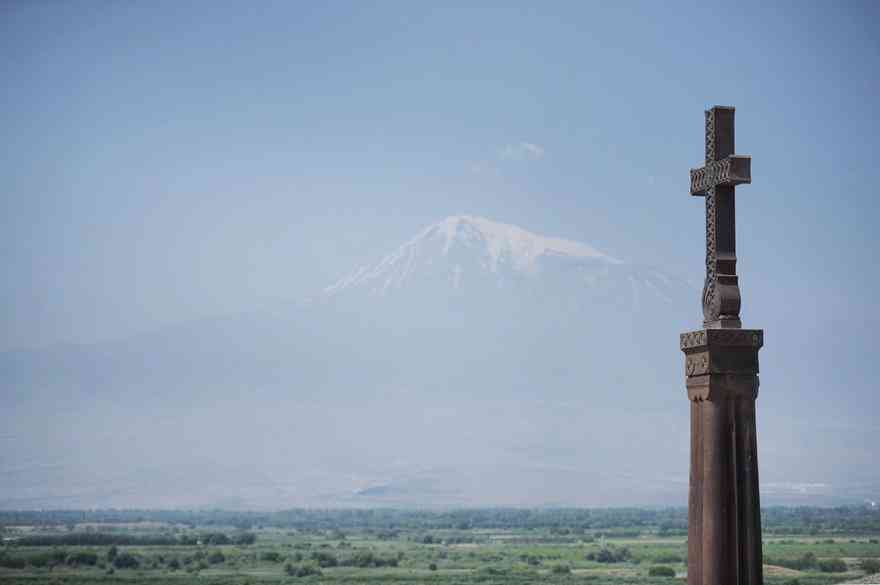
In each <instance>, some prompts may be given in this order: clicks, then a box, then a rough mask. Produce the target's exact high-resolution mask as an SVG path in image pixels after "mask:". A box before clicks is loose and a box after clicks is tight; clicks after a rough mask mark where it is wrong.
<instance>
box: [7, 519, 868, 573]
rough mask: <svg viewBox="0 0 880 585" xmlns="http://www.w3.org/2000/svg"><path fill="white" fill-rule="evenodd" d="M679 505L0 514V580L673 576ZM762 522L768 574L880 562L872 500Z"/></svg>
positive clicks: (681, 530) (681, 557) (683, 566)
mask: <svg viewBox="0 0 880 585" xmlns="http://www.w3.org/2000/svg"><path fill="white" fill-rule="evenodd" d="M684 514H685V512H684V511H683V510H665V511H639V510H598V511H596V510H594V511H579V510H557V511H510V510H481V511H458V512H452V513H430V512H401V511H392V510H380V511H355V512H351V511H324V512H297V513H294V514H293V515H290V514H287V515H284V514H283V513H280V515H279V514H275V515H273V514H270V515H257V514H236V513H220V512H213V513H198V512H196V513H186V514H181V515H180V516H176V515H175V513H151V512H110V513H100V512H89V513H77V512H54V513H53V512H46V513H40V512H34V513H0V520H2V522H3V524H2V535H3V547H2V549H0V584H25V583H27V584H36V583H59V584H60V583H69V584H72V585H73V584H79V585H86V584H90V583H104V584H111V583H149V584H153V585H159V584H165V583H167V584H172V583H173V584H183V583H193V582H198V583H216V584H218V585H220V584H229V585H232V584H246V583H253V584H258V583H360V584H365V585H366V584H376V585H378V584H382V583H389V584H391V583H394V584H402V583H414V584H417V583H425V584H454V583H462V584H466V583H481V584H487V585H488V584H499V585H500V584H516V583H560V584H562V583H571V584H574V583H591V584H594V585H600V584H608V585H624V584H629V583H655V584H657V585H660V584H668V585H672V584H676V585H678V584H681V583H683V580H684V579H685V578H686V575H687V557H686V555H687V535H686V517H685V516H684ZM764 526H765V531H764V561H765V565H764V576H765V582H766V583H768V585H824V584H831V583H840V582H846V581H854V580H859V579H864V578H865V577H866V576H867V575H869V574H871V573H872V572H876V571H878V569H880V540H878V539H880V530H878V527H880V515H878V514H877V512H875V511H872V510H859V509H831V510H816V509H779V510H775V511H774V510H772V509H771V510H770V511H765V513H764ZM878 577H880V575H878ZM869 580H870V579H869ZM877 581H878V582H880V578H878V579H877Z"/></svg>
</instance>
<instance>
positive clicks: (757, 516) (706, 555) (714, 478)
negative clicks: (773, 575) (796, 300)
mask: <svg viewBox="0 0 880 585" xmlns="http://www.w3.org/2000/svg"><path fill="white" fill-rule="evenodd" d="M763 344H764V333H763V331H761V330H760V329H702V330H699V331H692V332H689V333H683V334H682V335H681V349H682V351H683V352H684V353H685V377H686V385H687V393H688V398H689V399H690V401H691V471H690V491H689V495H688V585H762V584H763V570H762V558H761V512H760V498H759V494H758V452H757V440H756V433H755V399H756V398H757V397H758V350H759V349H760V348H761V347H762V346H763Z"/></svg>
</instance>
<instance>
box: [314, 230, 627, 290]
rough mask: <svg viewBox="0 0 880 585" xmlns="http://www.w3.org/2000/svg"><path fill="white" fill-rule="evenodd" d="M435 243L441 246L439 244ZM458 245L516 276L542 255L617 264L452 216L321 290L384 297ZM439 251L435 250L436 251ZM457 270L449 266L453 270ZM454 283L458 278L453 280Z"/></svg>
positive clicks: (569, 245) (565, 244)
mask: <svg viewBox="0 0 880 585" xmlns="http://www.w3.org/2000/svg"><path fill="white" fill-rule="evenodd" d="M438 245H439V246H438ZM456 247H466V248H469V249H472V250H475V251H476V252H477V253H478V254H480V255H481V256H482V258H481V262H482V264H483V266H484V267H485V268H486V269H487V270H489V271H491V272H498V270H499V268H500V267H501V266H502V265H504V266H507V267H510V268H512V269H513V270H515V271H517V272H525V273H531V272H534V271H535V269H536V267H537V262H538V260H539V259H540V258H541V257H548V256H556V257H569V258H582V259H592V260H597V261H600V262H604V263H607V264H621V263H622V262H621V261H620V260H618V259H616V258H613V257H611V256H608V255H606V254H603V253H602V252H600V251H598V250H597V249H595V248H593V247H592V246H589V245H587V244H583V243H581V242H575V241H572V240H565V239H562V238H552V237H547V236H541V235H538V234H535V233H532V232H530V231H527V230H524V229H523V228H521V227H518V226H515V225H510V224H505V223H500V222H496V221H492V220H489V219H486V218H483V217H476V216H471V215H453V216H450V217H447V218H446V219H444V220H442V221H439V222H437V223H434V224H431V225H429V226H428V227H426V228H425V229H423V230H422V231H421V232H419V233H418V235H416V236H415V237H414V238H413V239H411V240H410V241H408V242H407V243H405V244H404V245H403V246H401V247H400V248H398V249H397V250H396V251H394V252H393V253H391V254H389V255H388V256H386V257H385V258H384V259H382V261H381V262H379V263H377V264H375V265H372V266H365V267H362V268H360V269H359V270H357V271H355V272H353V273H352V274H350V275H348V276H346V277H345V278H343V279H342V280H340V281H339V282H337V283H335V284H333V285H332V286H329V287H327V288H326V289H324V292H325V294H334V293H337V292H339V291H342V290H344V289H347V288H350V287H353V286H357V285H361V284H367V283H369V285H370V286H371V288H373V290H374V291H376V292H379V293H382V292H384V291H386V290H387V289H388V288H392V287H398V286H400V285H401V284H402V283H403V282H404V281H405V280H406V279H407V278H408V277H409V276H410V275H411V274H412V273H413V272H414V271H415V270H417V269H418V268H419V265H420V264H423V263H431V262H432V261H433V258H431V257H430V256H436V255H437V254H438V253H439V255H441V256H444V257H445V256H449V254H450V251H451V250H453V248H456ZM438 249H439V252H437V251H436V250H438ZM456 270H458V271H460V267H458V266H456V267H453V271H454V272H455V271H456ZM456 282H457V280H456Z"/></svg>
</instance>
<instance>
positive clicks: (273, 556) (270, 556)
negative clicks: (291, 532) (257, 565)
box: [260, 550, 282, 563]
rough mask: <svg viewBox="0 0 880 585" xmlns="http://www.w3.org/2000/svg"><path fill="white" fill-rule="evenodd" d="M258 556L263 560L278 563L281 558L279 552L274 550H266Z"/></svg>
mask: <svg viewBox="0 0 880 585" xmlns="http://www.w3.org/2000/svg"><path fill="white" fill-rule="evenodd" d="M260 558H261V559H263V560H264V561H269V562H270V563H280V562H281V559H282V557H281V553H279V552H278V551H274V550H267V551H266V552H264V553H263V554H261V555H260Z"/></svg>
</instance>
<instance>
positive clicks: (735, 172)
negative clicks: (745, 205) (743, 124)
mask: <svg viewBox="0 0 880 585" xmlns="http://www.w3.org/2000/svg"><path fill="white" fill-rule="evenodd" d="M734 112H735V110H734V108H732V107H730V106H714V107H713V108H712V109H710V110H707V111H706V164H705V165H703V166H702V167H700V168H698V169H691V195H704V196H705V197H706V282H705V285H704V286H703V320H704V321H703V325H704V326H705V327H706V328H707V329H738V328H740V327H742V322H741V321H740V318H739V310H740V294H739V281H738V278H737V275H736V217H735V211H736V210H735V205H734V200H735V187H736V185H742V184H748V183H751V182H752V174H751V167H752V159H751V157H749V156H739V155H736V154H734V124H733V121H734Z"/></svg>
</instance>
